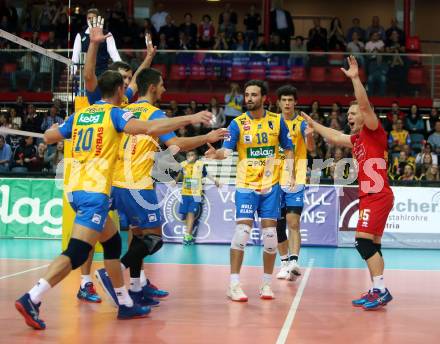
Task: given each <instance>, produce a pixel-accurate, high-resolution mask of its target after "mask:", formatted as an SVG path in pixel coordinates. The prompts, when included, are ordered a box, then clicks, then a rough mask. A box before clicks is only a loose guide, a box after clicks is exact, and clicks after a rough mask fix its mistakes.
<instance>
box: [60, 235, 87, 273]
mask: <svg viewBox="0 0 440 344" xmlns="http://www.w3.org/2000/svg"><path fill="white" fill-rule="evenodd" d="M91 250H92V245H90V244H89V243H87V242H85V241H82V240H78V239H75V238H70V240H69V244H68V245H67V248H66V250H65V251H64V252H63V253H61V254H62V255H63V256H66V257H69V259H70V264H71V265H72V270H75V269H77V268H79V267H80V266H81V265H83V264H84V263H85V262H86V261H87V258H88V257H89V253H90V251H91Z"/></svg>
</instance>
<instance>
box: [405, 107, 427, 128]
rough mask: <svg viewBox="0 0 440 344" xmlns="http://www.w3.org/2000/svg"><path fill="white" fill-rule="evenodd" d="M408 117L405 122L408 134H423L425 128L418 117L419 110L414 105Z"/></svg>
mask: <svg viewBox="0 0 440 344" xmlns="http://www.w3.org/2000/svg"><path fill="white" fill-rule="evenodd" d="M409 111H410V112H409V115H408V116H407V117H406V120H405V129H406V130H408V131H409V133H410V134H423V132H424V131H425V126H424V125H423V120H422V119H421V118H420V116H419V108H418V106H417V105H416V104H413V105H411V107H410V110H409Z"/></svg>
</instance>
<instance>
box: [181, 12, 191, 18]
mask: <svg viewBox="0 0 440 344" xmlns="http://www.w3.org/2000/svg"><path fill="white" fill-rule="evenodd" d="M186 16H190V17H191V18H192V17H193V16H192V14H191V13H189V12H186V13H185V14H184V15H183V18H185V17H186Z"/></svg>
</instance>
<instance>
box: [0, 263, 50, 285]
mask: <svg viewBox="0 0 440 344" xmlns="http://www.w3.org/2000/svg"><path fill="white" fill-rule="evenodd" d="M48 266H49V264H44V265H40V266H36V267H34V268H31V269H27V270H23V271H19V272H15V273H13V274H9V275H4V276H0V281H1V280H4V279H7V278H10V277H15V276H20V275H24V274H25V273H28V272H32V271H37V270H41V269H44V268H47V267H48Z"/></svg>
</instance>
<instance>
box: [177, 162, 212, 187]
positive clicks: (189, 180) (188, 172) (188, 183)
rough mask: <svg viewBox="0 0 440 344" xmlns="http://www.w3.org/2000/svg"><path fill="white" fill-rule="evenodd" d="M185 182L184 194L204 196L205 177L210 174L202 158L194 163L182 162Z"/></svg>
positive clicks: (183, 185) (183, 183) (183, 184)
mask: <svg viewBox="0 0 440 344" xmlns="http://www.w3.org/2000/svg"><path fill="white" fill-rule="evenodd" d="M181 166H182V174H183V182H182V196H202V192H203V178H204V177H206V176H207V175H208V173H207V171H206V166H205V165H204V164H203V162H202V161H201V160H196V161H195V162H193V163H189V162H188V161H184V162H182V163H181Z"/></svg>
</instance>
